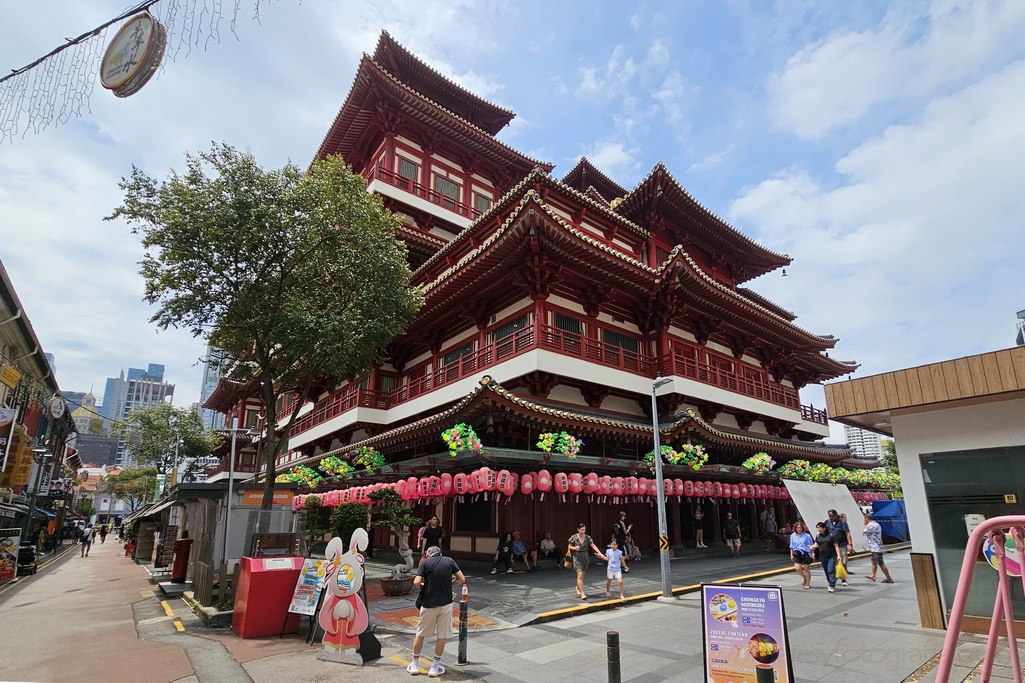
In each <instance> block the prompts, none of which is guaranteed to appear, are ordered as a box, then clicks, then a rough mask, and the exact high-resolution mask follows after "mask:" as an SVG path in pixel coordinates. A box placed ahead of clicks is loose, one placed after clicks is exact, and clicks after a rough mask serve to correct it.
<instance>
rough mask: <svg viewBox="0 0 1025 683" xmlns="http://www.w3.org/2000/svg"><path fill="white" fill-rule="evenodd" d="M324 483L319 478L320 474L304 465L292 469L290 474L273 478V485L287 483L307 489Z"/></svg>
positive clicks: (321, 477)
mask: <svg viewBox="0 0 1025 683" xmlns="http://www.w3.org/2000/svg"><path fill="white" fill-rule="evenodd" d="M322 481H324V477H323V476H321V474H320V472H318V471H317V470H315V469H313V468H312V467H307V466H306V465H299V466H298V467H294V468H292V471H291V472H288V473H286V474H281V475H278V476H277V477H275V478H274V482H275V483H278V484H280V483H287V482H295V483H297V484H299V485H300V486H305V487H306V488H308V489H312V488H315V487H316V486H317V484H319V483H320V482H322Z"/></svg>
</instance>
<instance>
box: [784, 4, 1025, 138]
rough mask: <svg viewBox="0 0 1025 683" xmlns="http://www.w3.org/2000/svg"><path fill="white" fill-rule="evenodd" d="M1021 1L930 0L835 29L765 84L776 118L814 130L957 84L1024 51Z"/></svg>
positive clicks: (808, 133)
mask: <svg viewBox="0 0 1025 683" xmlns="http://www.w3.org/2000/svg"><path fill="white" fill-rule="evenodd" d="M1022 35H1025V3H1021V2H1017V1H1016V0H1005V1H1003V2H955V1H952V0H936V1H935V2H933V3H932V5H931V7H930V10H929V12H928V14H927V15H926V16H924V17H915V16H912V15H910V14H909V13H908V12H907V11H905V10H904V9H893V10H891V11H890V12H889V13H887V14H886V16H885V17H884V18H883V19H882V21H880V22H879V24H878V25H877V26H875V27H873V28H871V29H868V30H864V31H851V30H839V31H836V32H833V33H831V34H830V35H829V36H827V37H826V38H824V39H822V40H820V41H818V42H816V43H813V44H811V45H808V46H806V47H805V48H803V49H801V50H800V51H798V52H797V53H796V54H794V55H793V56H792V57H791V58H790V59H789V60H788V61H787V63H786V65H785V67H784V68H783V69H782V71H781V72H780V73H779V74H777V75H776V76H775V77H774V78H773V79H772V81H771V82H770V83H769V94H770V99H771V107H772V110H773V113H774V115H775V117H776V119H777V120H778V121H779V122H780V123H781V124H782V125H783V126H785V127H787V128H789V129H791V130H793V131H794V132H795V133H796V134H797V135H798V136H799V137H802V138H806V139H810V138H818V137H821V136H823V135H825V134H827V133H829V132H830V131H832V130H834V129H836V128H837V127H839V126H843V125H845V124H850V123H852V122H855V121H858V120H859V119H861V118H862V117H863V116H865V115H866V114H867V113H869V112H870V111H872V110H873V109H875V108H877V107H880V106H882V105H884V104H886V103H889V102H893V101H898V100H904V99H908V98H920V97H928V96H931V95H934V94H937V93H938V92H941V91H942V90H943V89H945V88H948V87H951V86H953V87H955V88H956V87H961V86H963V85H965V84H966V83H968V82H970V81H971V80H972V79H974V78H976V77H978V76H979V75H980V74H981V73H984V72H985V70H987V69H989V68H992V67H993V65H997V64H1003V63H1006V61H1007V60H1008V59H1009V58H1013V57H1015V56H1021V55H1022V54H1023V52H1025V50H1023V47H1025V45H1023V43H1022V40H1021V36H1022Z"/></svg>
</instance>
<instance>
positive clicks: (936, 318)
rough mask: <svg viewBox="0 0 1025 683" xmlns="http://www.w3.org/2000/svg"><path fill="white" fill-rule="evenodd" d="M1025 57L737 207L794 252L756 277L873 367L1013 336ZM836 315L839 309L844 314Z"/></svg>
mask: <svg viewBox="0 0 1025 683" xmlns="http://www.w3.org/2000/svg"><path fill="white" fill-rule="evenodd" d="M1023 82H1025V61H1019V62H1014V63H1012V64H1010V65H1009V66H1007V67H1006V68H1004V69H1003V70H1000V71H998V72H996V73H993V74H992V75H991V76H989V77H988V78H985V79H983V80H981V81H980V82H978V83H976V84H973V85H971V86H969V87H966V88H963V89H962V90H960V91H958V92H956V93H954V94H952V95H950V96H946V97H942V98H939V99H936V100H935V101H933V102H931V103H930V104H929V105H928V106H927V107H926V108H925V109H924V111H923V112H922V113H921V115H920V116H919V117H918V119H917V120H916V121H914V122H913V123H910V124H905V125H892V126H890V127H888V128H887V129H886V130H885V131H884V132H883V133H882V134H881V135H878V136H876V137H872V138H870V139H867V140H865V141H863V142H862V143H861V144H859V145H858V146H857V147H856V148H854V149H852V150H851V151H850V152H849V153H847V154H846V155H845V156H844V157H843V158H841V159H839V160H838V162H837V163H836V167H835V171H836V172H837V173H838V174H839V175H840V177H841V180H840V182H839V184H835V186H829V185H827V184H826V181H824V180H821V179H818V178H816V177H815V176H814V175H813V174H812V173H811V172H810V171H807V170H802V169H799V168H791V169H786V170H783V171H781V172H780V173H779V174H778V175H776V176H775V177H773V178H770V179H767V180H765V181H763V182H761V183H759V184H758V185H756V186H755V187H752V188H750V189H748V190H747V191H745V192H744V193H743V194H742V195H741V196H740V197H738V198H737V200H736V201H735V202H734V203H733V205H732V207H731V210H730V213H731V215H732V216H733V217H734V218H736V219H737V220H738V222H739V224H741V225H747V226H754V227H755V228H756V232H757V235H758V237H759V239H760V240H761V241H762V242H763V243H764V244H766V245H769V246H771V247H772V248H774V249H778V250H781V251H786V252H788V253H790V254H791V255H792V256H794V257H795V263H794V266H793V267H792V268H789V269H788V270H789V271H790V273H789V274H790V277H788V278H786V279H785V280H784V279H782V278H780V277H778V275H771V276H767V277H766V278H763V281H759V282H758V283H755V286H756V287H757V288H759V289H760V290H762V291H764V292H765V293H766V294H768V295H769V296H772V297H776V298H778V300H779V301H780V303H782V304H783V305H785V306H788V307H792V308H794V309H795V310H797V311H798V312H799V313H800V314H801V318H800V319H799V321H798V322H799V323H802V324H804V325H805V326H806V327H808V328H811V329H812V331H815V332H819V333H834V334H837V336H839V337H840V338H841V340H842V341H841V344H840V347H839V348H838V350H837V352H835V353H834V354H833V355H834V356H835V357H843V358H849V357H853V358H854V359H856V360H858V361H860V362H862V363H863V366H864V368H863V372H867V373H873V372H879V371H884V370H890V369H894V368H898V367H906V366H909V365H916V364H920V363H923V362H929V361H934V360H939V359H943V358H951V357H957V356H961V355H965V354H969V353H975V352H981V351H984V350H992V349H994V348H1002V347H1005V346H1009V345H1011V343H1012V342H1013V325H1012V323H1013V312H1014V311H1015V310H1017V309H1018V308H1021V291H1022V288H1021V286H1020V284H1019V283H1020V281H1021V275H1020V256H1021V254H1022V253H1023V250H1025V233H1023V232H1022V231H1021V226H1020V222H1021V216H1022V215H1023V214H1025V193H1022V192H1021V190H1020V179H1021V178H1022V177H1025V157H1023V156H1022V154H1021V150H1022V149H1025V127H1023V126H1021V121H1022V120H1025V89H1023V88H1021V87H1020V84H1021V83H1023ZM838 313H839V314H840V315H838Z"/></svg>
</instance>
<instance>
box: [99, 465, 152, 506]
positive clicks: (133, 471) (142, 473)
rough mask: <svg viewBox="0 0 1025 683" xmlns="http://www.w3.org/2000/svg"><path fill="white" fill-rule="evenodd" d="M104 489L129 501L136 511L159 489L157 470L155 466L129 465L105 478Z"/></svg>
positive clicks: (129, 504) (116, 496)
mask: <svg viewBox="0 0 1025 683" xmlns="http://www.w3.org/2000/svg"><path fill="white" fill-rule="evenodd" d="M103 490H104V491H106V492H108V493H110V494H111V495H112V496H114V497H115V498H119V499H121V500H123V501H125V502H126V503H128V508H129V509H130V510H131V511H132V512H135V511H136V510H138V509H139V508H140V507H142V505H143V503H145V502H147V501H149V500H151V499H152V498H153V494H154V493H155V492H156V490H157V470H156V468H154V467H129V468H127V469H123V470H121V471H120V472H118V473H117V474H109V475H107V477H106V478H105V479H104V480H103Z"/></svg>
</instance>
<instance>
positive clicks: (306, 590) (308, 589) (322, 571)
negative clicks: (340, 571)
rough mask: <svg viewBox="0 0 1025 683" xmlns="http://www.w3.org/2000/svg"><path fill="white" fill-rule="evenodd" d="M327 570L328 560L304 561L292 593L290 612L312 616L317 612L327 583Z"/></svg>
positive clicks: (307, 559)
mask: <svg viewBox="0 0 1025 683" xmlns="http://www.w3.org/2000/svg"><path fill="white" fill-rule="evenodd" d="M327 570H328V562H327V560H323V559H313V558H310V557H307V558H306V559H305V560H304V561H303V568H302V571H301V572H299V580H298V581H297V582H296V584H295V591H294V592H293V593H292V602H291V603H290V604H289V605H288V611H289V612H292V613H294V614H305V615H307V616H312V615H313V614H314V613H315V612H316V611H317V603H318V602H319V601H320V594H321V593H322V592H324V584H325V583H327Z"/></svg>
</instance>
